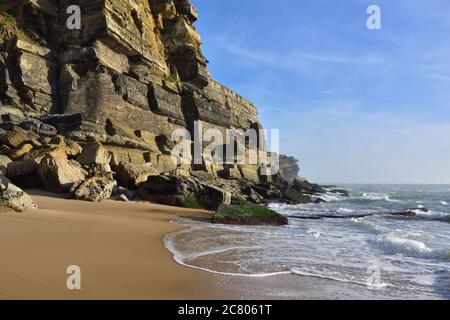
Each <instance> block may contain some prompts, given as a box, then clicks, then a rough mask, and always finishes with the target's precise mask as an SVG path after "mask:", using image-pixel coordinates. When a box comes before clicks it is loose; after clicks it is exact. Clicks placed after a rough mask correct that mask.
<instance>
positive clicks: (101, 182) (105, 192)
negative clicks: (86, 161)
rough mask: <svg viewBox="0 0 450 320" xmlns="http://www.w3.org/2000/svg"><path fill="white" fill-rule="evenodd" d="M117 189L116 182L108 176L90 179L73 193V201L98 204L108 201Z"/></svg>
mask: <svg viewBox="0 0 450 320" xmlns="http://www.w3.org/2000/svg"><path fill="white" fill-rule="evenodd" d="M116 188H117V182H116V181H115V180H113V179H111V178H110V177H108V176H97V177H92V178H90V179H88V180H86V181H84V182H83V183H81V185H80V186H79V187H78V189H77V190H76V191H75V194H74V198H75V200H83V201H89V202H100V201H103V200H105V199H109V198H110V197H111V195H112V194H113V193H114V191H115V190H116Z"/></svg>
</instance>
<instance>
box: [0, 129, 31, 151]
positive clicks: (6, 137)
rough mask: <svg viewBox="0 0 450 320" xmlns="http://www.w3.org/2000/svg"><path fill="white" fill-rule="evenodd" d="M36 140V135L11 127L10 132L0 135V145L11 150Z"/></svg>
mask: <svg viewBox="0 0 450 320" xmlns="http://www.w3.org/2000/svg"><path fill="white" fill-rule="evenodd" d="M38 139H39V136H38V135H36V134H34V133H32V132H30V131H26V130H23V129H22V128H20V127H17V126H14V127H12V129H11V130H7V131H6V132H5V133H4V134H1V135H0V143H2V144H7V145H8V146H10V147H12V148H19V147H20V146H21V145H22V144H23V143H25V142H30V141H32V140H38Z"/></svg>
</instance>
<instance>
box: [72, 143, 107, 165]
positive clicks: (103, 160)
mask: <svg viewBox="0 0 450 320" xmlns="http://www.w3.org/2000/svg"><path fill="white" fill-rule="evenodd" d="M77 160H78V162H80V163H81V164H85V165H92V164H109V163H110V162H111V155H110V154H109V153H108V152H107V151H106V150H105V148H103V146H102V144H101V143H99V142H90V143H88V144H87V145H85V146H84V148H83V151H82V152H81V154H80V155H79V156H78V158H77Z"/></svg>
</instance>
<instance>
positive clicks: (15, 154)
mask: <svg viewBox="0 0 450 320" xmlns="http://www.w3.org/2000/svg"><path fill="white" fill-rule="evenodd" d="M31 150H33V145H32V144H30V143H25V144H23V145H22V146H21V147H20V148H19V149H17V150H16V151H14V152H13V153H11V154H10V157H11V158H12V159H14V160H18V159H20V158H22V157H23V156H24V155H26V154H27V153H29V152H30V151H31Z"/></svg>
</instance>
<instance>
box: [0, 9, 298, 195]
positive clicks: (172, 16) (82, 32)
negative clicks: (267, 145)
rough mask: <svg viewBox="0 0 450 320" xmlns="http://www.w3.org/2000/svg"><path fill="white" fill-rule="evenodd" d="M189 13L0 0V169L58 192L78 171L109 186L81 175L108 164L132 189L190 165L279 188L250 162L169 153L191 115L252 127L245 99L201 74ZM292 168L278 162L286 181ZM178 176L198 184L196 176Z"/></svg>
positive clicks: (194, 171) (200, 173) (209, 122)
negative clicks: (74, 25) (180, 158)
mask: <svg viewBox="0 0 450 320" xmlns="http://www.w3.org/2000/svg"><path fill="white" fill-rule="evenodd" d="M71 5H77V6H79V8H81V29H75V30H69V28H68V27H67V26H66V23H67V20H68V18H69V17H70V14H68V13H67V8H68V7H69V6H71ZM197 18H198V15H197V12H196V10H195V8H194V7H193V6H192V5H191V4H190V3H189V1H188V0H77V1H72V0H71V1H68V0H2V1H1V3H0V115H1V116H2V117H1V122H0V124H1V126H0V127H1V129H0V138H1V139H0V140H1V141H0V142H1V143H2V145H1V148H0V152H1V154H2V155H4V156H5V157H6V156H7V157H8V160H7V162H8V161H11V160H12V164H10V163H9V162H8V163H7V164H5V165H4V166H5V168H6V166H7V175H8V177H9V178H12V179H13V182H15V183H18V184H26V185H27V186H29V185H30V183H31V184H32V185H43V186H44V187H46V188H47V189H54V190H58V191H63V190H64V191H68V190H69V189H70V186H73V185H75V182H77V181H78V180H85V179H86V178H88V180H86V182H85V185H84V187H85V188H89V187H90V186H91V183H94V184H95V183H97V184H100V185H102V186H105V185H108V190H109V189H112V188H113V185H112V184H108V182H107V181H103V180H101V181H99V180H95V181H91V180H89V179H92V177H95V175H96V174H98V170H100V169H99V166H100V167H101V170H100V171H101V172H110V171H111V169H110V168H109V166H111V167H112V170H114V175H115V177H116V178H115V179H117V180H118V182H119V185H124V186H130V185H131V187H134V188H138V187H139V183H142V182H145V181H146V178H147V177H148V176H150V175H153V176H155V175H158V174H163V175H174V176H178V177H180V176H185V177H186V176H191V175H193V176H194V177H195V179H200V180H202V181H206V180H207V181H211V180H215V182H214V183H215V185H216V186H220V187H221V188H225V189H227V190H228V191H230V192H231V193H232V194H233V195H235V196H240V195H241V194H242V193H243V192H244V189H245V188H247V189H246V191H245V192H246V194H247V195H246V196H248V197H251V198H252V199H253V200H258V199H259V196H260V194H261V193H262V194H264V196H263V197H265V198H270V197H278V198H282V194H281V192H280V188H281V189H282V188H286V183H285V182H286V181H285V179H283V178H282V177H281V176H280V175H279V174H278V175H275V176H273V177H270V176H269V177H268V176H263V175H262V174H261V169H262V165H261V164H250V163H247V164H239V165H238V164H234V165H233V164H226V165H222V164H212V163H210V162H208V161H206V160H204V161H203V162H202V164H201V165H198V164H197V165H190V164H181V165H180V164H179V165H177V164H174V163H173V161H172V158H171V153H170V150H171V149H172V148H173V146H174V142H172V141H171V139H170V138H171V134H172V133H173V132H174V131H175V130H177V129H187V130H189V132H190V133H191V136H194V135H195V133H194V122H195V121H197V120H200V121H202V123H203V130H207V129H209V128H212V127H214V128H219V130H222V131H225V129H243V130H246V129H249V128H254V129H260V128H262V126H261V124H260V123H259V120H258V113H257V110H256V108H255V106H254V105H253V104H252V103H251V102H249V101H247V100H246V99H244V98H242V97H241V96H240V95H238V94H237V93H235V92H233V91H232V90H230V89H228V88H226V87H225V86H223V85H222V84H220V83H218V82H217V81H215V80H214V79H212V78H211V75H210V74H209V72H208V67H207V63H208V62H207V60H206V58H205V57H204V56H203V54H202V51H201V38H200V36H199V34H198V33H197V31H196V29H195V27H194V22H195V21H196V20H197ZM224 147H225V145H224ZM61 148H62V151H61ZM247 148H248V145H247ZM246 152H247V153H248V152H249V150H246ZM80 153H81V154H80ZM61 154H63V155H64V156H63V159H61V158H58V157H60V156H61ZM265 156H267V155H262V157H265ZM87 159H91V160H92V159H93V160H92V161H91V160H87ZM99 159H101V160H99ZM75 160H76V161H75ZM294 171H295V168H294V170H292V168H291V169H289V168H288V169H286V170H285V172H286V175H287V177H286V180H291V178H292V177H293V175H295V172H294ZM67 172H71V174H72V175H71V176H70V177H68V174H67ZM3 174H4V173H3ZM52 175H55V179H53V178H51V179H50V180H49V178H48V177H49V176H52ZM61 175H62V176H63V177H61ZM30 177H34V178H32V179H31V178H30ZM81 177H83V178H81ZM52 179H53V180H52ZM63 180H64V181H63ZM225 180H233V181H235V182H233V183H231V182H225ZM55 181H56V182H55ZM67 181H69V182H67ZM130 181H131V182H130ZM177 181H178V180H177ZM178 182H179V183H181V184H183V185H185V186H187V187H186V188H187V189H186V190H204V186H203V185H202V184H201V183H200V182H199V181H197V180H195V181H194V180H192V181H191V180H189V181H182V182H180V181H178ZM275 182H276V183H278V185H277V186H274V185H272V183H275ZM77 186H79V184H78V185H77ZM251 186H258V188H259V190H260V191H259V193H260V194H258V196H255V193H256V191H255V189H251V190H249V189H248V188H249V187H251ZM183 190H184V191H186V190H185V189H183ZM209 190H210V191H211V192H213V193H214V192H215V191H214V190H213V189H209ZM277 190H278V191H277ZM199 192H200V191H199ZM202 192H203V191H202ZM75 194H77V193H75ZM162 194H164V192H162ZM80 197H82V196H80Z"/></svg>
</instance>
